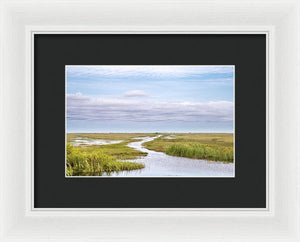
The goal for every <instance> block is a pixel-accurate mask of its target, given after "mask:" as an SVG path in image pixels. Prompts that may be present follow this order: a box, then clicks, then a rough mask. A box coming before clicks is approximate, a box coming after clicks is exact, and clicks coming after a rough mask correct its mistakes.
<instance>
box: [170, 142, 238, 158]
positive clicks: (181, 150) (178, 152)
mask: <svg viewBox="0 0 300 242" xmlns="http://www.w3.org/2000/svg"><path fill="white" fill-rule="evenodd" d="M165 153H166V154H168V155H173V156H181V157H189V158H194V159H204V160H211V161H224V162H233V149H232V147H230V146H220V145H209V144H195V143H187V144H174V145H171V146H169V147H168V148H167V149H166V150H165Z"/></svg>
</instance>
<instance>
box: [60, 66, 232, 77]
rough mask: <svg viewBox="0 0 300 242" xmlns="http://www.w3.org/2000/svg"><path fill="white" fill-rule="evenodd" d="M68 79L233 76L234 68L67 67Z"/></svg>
mask: <svg viewBox="0 0 300 242" xmlns="http://www.w3.org/2000/svg"><path fill="white" fill-rule="evenodd" d="M66 70H67V76H68V77H73V78H74V77H75V78H76V77H77V78H78V77H82V78H87V77H94V78H95V77H98V78H118V77H121V78H124V77H125V78H126V77H127V78H130V77H131V78H135V77H143V78H145V77H149V78H183V77H189V76H191V75H199V74H216V73H217V74H232V73H233V71H234V67H233V66H212V65H210V66H204V65H198V66H196V65H195V66H185V65H177V66H176V65H172V66H168V65H163V66H159V65H157V66H155V65H151V66H150V65H149V66H145V65H143V66H138V65H136V66H134V65H130V66H118V65H113V66H110V65H102V66H96V65H93V66H72V65H70V66H67V67H66Z"/></svg>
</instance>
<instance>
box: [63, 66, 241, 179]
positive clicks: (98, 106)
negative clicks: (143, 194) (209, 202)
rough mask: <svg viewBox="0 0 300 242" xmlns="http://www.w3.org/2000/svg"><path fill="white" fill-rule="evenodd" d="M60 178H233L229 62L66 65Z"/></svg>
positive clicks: (232, 77)
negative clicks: (62, 162) (62, 152)
mask: <svg viewBox="0 0 300 242" xmlns="http://www.w3.org/2000/svg"><path fill="white" fill-rule="evenodd" d="M65 86H66V95H65V110H66V115H65V118H66V125H65V134H66V142H65V177H66V178H68V177H70V178H88V177H94V178H95V177H98V178H130V177H133V178H138V177H141V178H142V177H153V178H155V177H159V178H163V177H178V178H180V177H187V178H188V177H193V178H201V177H210V178H218V177H228V178H232V177H235V130H234V129H235V115H234V110H235V101H234V90H235V88H234V86H235V66H234V65H66V66H65Z"/></svg>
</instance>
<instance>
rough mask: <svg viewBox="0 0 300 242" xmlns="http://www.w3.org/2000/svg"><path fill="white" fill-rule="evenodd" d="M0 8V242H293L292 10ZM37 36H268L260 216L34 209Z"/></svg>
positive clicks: (266, 5)
mask: <svg viewBox="0 0 300 242" xmlns="http://www.w3.org/2000/svg"><path fill="white" fill-rule="evenodd" d="M0 4H1V5H0V10H1V12H0V14H1V15H0V17H1V19H0V41H1V42H0V50H1V55H0V78H1V83H0V98H1V99H0V103H1V106H0V112H1V113H0V134H1V143H0V144H1V146H0V147H1V150H0V155H1V157H0V162H1V163H0V164H1V166H0V167H1V169H0V172H1V180H0V194H1V197H0V198H1V199H0V214H1V216H0V219H1V224H0V225H1V226H0V236H1V237H0V241H251V242H252V241H284V242H286V241H290V242H296V241H298V242H299V241H300V207H299V204H300V178H299V176H300V166H299V158H300V149H299V147H300V146H299V145H300V142H299V141H300V140H299V138H300V133H299V128H298V127H299V121H300V110H299V108H298V107H299V104H300V95H299V93H300V92H299V91H300V86H299V77H300V75H299V74H300V73H299V72H300V71H299V70H300V68H299V66H300V48H299V44H300V2H299V1H298V0H295V1H276V0H261V1H257V2H253V1H248V0H245V1H221V0H217V1H211V2H207V1H202V0H199V1H182V0H178V1H174V2H171V1H166V0H160V1H153V2H151V1H146V0H141V1H131V0H123V1H93V0H87V1H84V0H68V1H67V0H62V1H48V0H46V1H35V0H33V1H32V0H31V1H29V0H28V1H27V0H25V1H21V0H14V1H5V0H4V1H2V2H1V3H0ZM34 33H88V34H93V33H103V34H105V33H126V34H127V33H131V34H139V33H203V34H205V33H216V34H224V33H225V34H228V33H248V34H251V33H264V34H266V35H267V39H268V47H267V57H268V58H267V59H268V61H267V100H266V101H267V104H268V105H267V106H268V107H267V130H268V132H267V147H266V148H267V154H268V155H267V164H268V166H267V171H268V172H267V188H268V189H267V191H268V192H267V198H268V199H267V204H268V206H267V208H266V209H35V208H33V205H32V204H33V174H32V168H33V167H32V162H33V154H34V153H33V111H34V110H33V88H32V80H33V71H32V70H33V69H32V68H33V66H32V63H33V59H32V57H33V55H32V53H33V52H32V51H33V46H32V36H33V34H34Z"/></svg>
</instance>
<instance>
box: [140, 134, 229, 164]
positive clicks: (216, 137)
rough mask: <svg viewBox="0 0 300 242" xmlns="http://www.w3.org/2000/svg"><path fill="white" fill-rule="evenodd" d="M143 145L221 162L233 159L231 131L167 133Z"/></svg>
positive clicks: (174, 153) (176, 154) (174, 154)
mask: <svg viewBox="0 0 300 242" xmlns="http://www.w3.org/2000/svg"><path fill="white" fill-rule="evenodd" d="M170 137H171V139H170ZM143 145H144V147H145V148H147V149H149V150H154V151H158V152H164V153H166V154H168V155H173V156H181V157H188V158H195V159H204V160H211V161H222V162H233V160H234V152H233V134H232V133H168V134H162V136H161V137H159V138H156V139H154V140H153V141H150V142H147V143H144V144H143Z"/></svg>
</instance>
